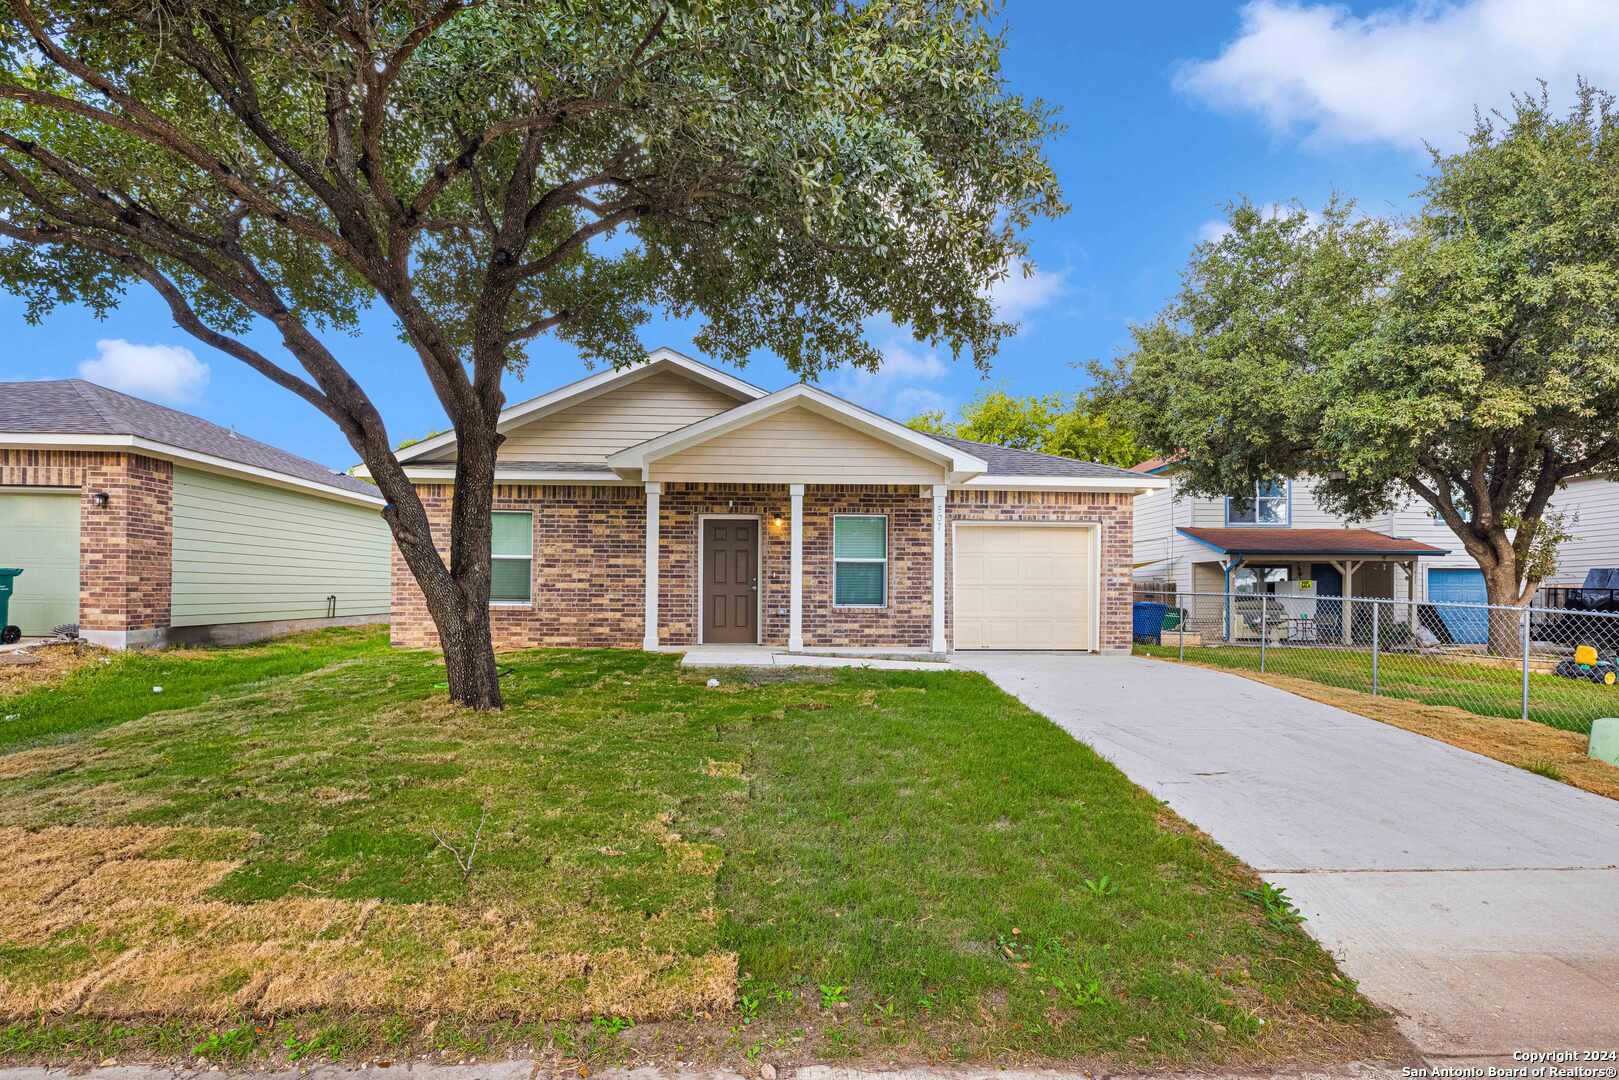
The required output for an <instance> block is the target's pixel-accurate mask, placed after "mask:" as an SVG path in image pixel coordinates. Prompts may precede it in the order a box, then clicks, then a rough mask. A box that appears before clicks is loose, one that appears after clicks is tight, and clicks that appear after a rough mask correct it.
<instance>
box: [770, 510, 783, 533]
mask: <svg viewBox="0 0 1619 1080" xmlns="http://www.w3.org/2000/svg"><path fill="white" fill-rule="evenodd" d="M771 524H772V525H774V526H775V527H776V528H778V529H779V528H781V515H780V514H777V515H776V520H775V521H772V522H771Z"/></svg>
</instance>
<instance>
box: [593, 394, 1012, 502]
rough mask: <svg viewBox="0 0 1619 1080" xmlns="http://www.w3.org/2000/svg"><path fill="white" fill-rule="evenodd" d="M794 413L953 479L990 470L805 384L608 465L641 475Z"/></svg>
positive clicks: (628, 451)
mask: <svg viewBox="0 0 1619 1080" xmlns="http://www.w3.org/2000/svg"><path fill="white" fill-rule="evenodd" d="M791 408H806V409H809V410H810V411H811V412H815V413H819V414H820V415H822V416H825V417H826V418H828V419H830V420H834V421H836V422H838V423H840V424H843V425H845V426H847V427H850V428H853V429H855V430H856V431H860V432H863V433H865V434H867V435H870V436H871V437H873V438H875V439H880V440H881V441H883V442H886V443H888V444H890V445H892V446H897V447H899V448H900V449H902V450H905V451H907V452H909V453H912V454H915V455H916V456H917V457H920V458H925V459H927V460H929V461H935V462H938V463H939V464H941V465H943V466H944V467H945V468H946V469H947V470H948V471H949V472H950V474H951V479H953V480H955V479H966V478H967V477H969V476H976V475H978V474H979V473H982V472H983V471H984V470H986V469H988V468H989V465H988V463H986V462H985V461H984V460H983V459H981V458H977V457H974V456H973V455H972V454H969V453H966V452H965V451H961V450H956V449H954V448H953V447H950V446H947V445H945V444H944V443H941V442H938V441H937V440H934V439H930V438H928V437H927V436H926V435H923V434H921V433H920V432H916V431H912V430H911V429H910V428H908V427H906V426H905V425H904V424H898V423H895V422H894V421H892V420H890V419H888V418H887V417H886V416H879V415H877V414H876V413H874V412H869V411H867V410H866V409H862V408H860V407H859V406H858V405H853V404H850V403H849V402H847V401H844V400H843V399H841V398H838V397H834V396H833V395H831V394H828V393H827V392H826V391H824V390H821V389H819V388H818V387H814V386H809V385H807V384H805V383H798V384H796V385H794V386H789V387H787V388H786V389H785V390H778V391H776V392H775V393H774V394H767V395H766V396H764V397H761V398H756V399H755V400H753V401H749V402H746V403H744V404H742V405H738V406H737V407H736V408H734V409H730V410H728V411H726V412H722V413H719V414H717V415H715V416H710V417H708V418H707V419H706V420H699V421H697V422H696V423H694V424H687V425H686V426H685V427H683V428H678V429H676V430H674V431H671V432H669V433H668V434H667V435H659V436H658V437H657V438H653V439H648V440H647V441H645V442H642V443H637V444H635V445H634V446H630V447H626V448H625V449H623V450H620V451H619V452H618V453H616V454H612V455H610V456H609V457H608V459H607V464H608V466H609V467H611V468H612V469H614V470H616V471H618V472H620V473H621V474H638V473H640V472H642V471H643V470H645V469H646V467H647V465H649V464H651V463H652V462H654V461H657V460H658V459H659V458H663V457H668V456H669V455H670V454H675V453H679V452H680V451H681V450H685V449H688V448H690V447H693V446H697V445H699V444H701V443H704V442H707V441H708V440H710V439H714V438H718V437H719V436H721V435H725V434H727V433H729V432H732V431H736V430H738V429H740V428H744V427H747V426H748V425H749V424H752V423H755V422H757V421H759V420H763V419H765V418H767V417H770V416H774V415H775V414H777V413H780V412H785V411H786V410H788V409H791Z"/></svg>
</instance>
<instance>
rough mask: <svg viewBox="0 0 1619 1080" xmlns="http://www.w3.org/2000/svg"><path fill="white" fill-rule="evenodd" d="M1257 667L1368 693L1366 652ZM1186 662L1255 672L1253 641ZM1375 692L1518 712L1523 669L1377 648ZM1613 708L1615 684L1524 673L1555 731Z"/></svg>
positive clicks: (1535, 711) (1269, 657)
mask: <svg viewBox="0 0 1619 1080" xmlns="http://www.w3.org/2000/svg"><path fill="white" fill-rule="evenodd" d="M1164 642H1165V643H1164V644H1161V645H1137V646H1136V647H1135V651H1136V653H1137V655H1140V656H1155V657H1158V658H1159V659H1164V660H1174V659H1176V658H1177V657H1179V655H1180V650H1179V649H1178V648H1177V647H1176V645H1175V641H1174V633H1173V631H1166V632H1165V634H1164ZM1264 660H1265V670H1266V671H1267V672H1270V673H1272V674H1276V675H1282V676H1286V677H1289V678H1294V679H1307V680H1309V681H1311V682H1317V683H1321V684H1322V685H1323V686H1335V687H1339V688H1341V689H1345V690H1356V691H1360V692H1362V693H1366V694H1370V693H1371V691H1372V656H1371V653H1370V652H1365V651H1359V650H1350V649H1333V648H1323V647H1316V646H1310V647H1300V646H1283V645H1278V646H1273V647H1271V648H1269V649H1267V650H1266V656H1265V658H1264ZM1186 661H1187V662H1188V663H1195V664H1206V665H1208V666H1209V667H1220V668H1230V669H1232V670H1236V671H1253V672H1257V671H1259V668H1260V656H1259V648H1258V647H1257V646H1247V645H1225V646H1217V647H1212V648H1211V647H1188V648H1187V649H1186ZM1377 675H1378V678H1377V683H1378V693H1379V694H1380V695H1383V696H1386V697H1395V698H1405V699H1407V700H1409V701H1420V702H1422V703H1423V704H1426V705H1448V706H1451V707H1453V708H1458V709H1465V710H1466V711H1468V712H1472V713H1477V714H1478V715H1480V716H1499V717H1505V718H1508V719H1512V718H1521V714H1522V711H1523V674H1522V672H1521V670H1520V669H1519V668H1518V667H1517V666H1516V665H1509V666H1504V667H1496V666H1494V665H1492V664H1490V663H1487V662H1474V661H1469V660H1465V659H1459V658H1455V659H1447V658H1445V657H1441V656H1429V655H1416V654H1412V653H1394V652H1390V653H1384V654H1383V655H1382V656H1381V657H1379V659H1378V671H1377ZM1615 709H1619V688H1614V687H1607V686H1599V685H1597V684H1595V683H1591V682H1587V681H1585V680H1583V679H1564V678H1560V677H1558V676H1556V675H1550V674H1546V673H1544V672H1538V671H1531V672H1530V674H1529V719H1530V720H1533V721H1535V722H1536V723H1540V724H1545V725H1546V726H1547V727H1553V728H1557V729H1558V730H1561V731H1574V732H1579V733H1581V734H1585V735H1589V734H1590V733H1591V723H1592V721H1594V720H1596V719H1597V718H1598V717H1602V716H1612V715H1614V711H1615Z"/></svg>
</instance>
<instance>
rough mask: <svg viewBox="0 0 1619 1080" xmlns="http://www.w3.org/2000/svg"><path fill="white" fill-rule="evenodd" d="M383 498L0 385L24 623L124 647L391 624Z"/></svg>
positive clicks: (103, 410) (207, 434)
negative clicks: (67, 628) (70, 629)
mask: <svg viewBox="0 0 1619 1080" xmlns="http://www.w3.org/2000/svg"><path fill="white" fill-rule="evenodd" d="M381 507H382V499H381V498H379V497H378V496H377V494H376V489H375V488H374V487H372V486H371V485H370V484H368V483H365V482H364V481H360V480H356V479H354V478H353V477H351V476H345V475H343V474H341V473H334V472H332V471H331V470H330V469H327V468H325V467H324V466H322V465H318V464H316V463H315V462H313V461H308V460H306V459H304V458H301V457H296V456H294V455H292V454H289V453H287V452H286V451H284V450H278V449H276V448H275V447H273V446H268V445H266V444H264V443H261V442H258V441H256V440H253V439H249V438H246V437H244V436H241V435H238V434H237V433H236V432H234V431H229V430H227V429H225V428H222V427H220V426H219V425H217V424H211V423H209V422H208V421H206V420H203V419H201V418H200V417H196V416H191V415H189V414H187V413H183V412H178V411H176V410H174V409H169V408H165V407H164V406H162V405H157V404H154V403H153V402H150V401H143V400H141V399H140V398H135V397H130V396H129V395H127V394H120V393H118V392H116V391H113V390H108V389H107V388H105V387H102V386H97V385H95V384H94V383H89V382H84V381H82V380H79V379H67V380H58V381H42V382H20V383H0V566H6V567H21V568H22V570H23V573H22V576H21V577H19V578H18V579H17V582H16V592H15V594H14V595H13V596H12V599H11V611H10V623H11V625H14V626H17V627H18V628H19V629H20V630H21V632H22V633H23V634H24V635H25V636H35V635H46V634H49V633H50V632H51V631H52V630H53V629H54V628H55V627H56V626H58V625H62V624H77V625H78V627H79V631H80V633H81V634H82V635H83V636H84V637H86V638H88V639H89V640H91V641H95V642H97V643H99V644H102V645H106V646H109V647H112V648H126V647H130V646H144V645H159V644H163V643H165V642H229V641H244V640H250V639H252V638H257V637H264V636H267V635H269V634H273V633H279V632H282V631H286V630H296V629H305V628H311V627H317V626H327V625H337V624H347V623H362V622H383V621H386V620H387V618H388V551H389V547H390V543H391V542H390V540H389V537H388V527H387V525H386V524H385V523H384V522H383V520H382V516H381V513H380V510H381Z"/></svg>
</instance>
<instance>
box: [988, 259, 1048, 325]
mask: <svg viewBox="0 0 1619 1080" xmlns="http://www.w3.org/2000/svg"><path fill="white" fill-rule="evenodd" d="M1067 279H1068V275H1067V273H1066V272H1065V271H1060V270H1059V271H1051V272H1048V271H1045V270H1039V269H1036V270H1035V272H1034V273H1033V274H1031V275H1028V276H1024V273H1023V268H1022V267H1019V266H1014V267H1012V268H1011V269H1010V270H1008V271H1007V274H1006V277H1005V278H1004V279H1003V280H1001V281H997V282H996V283H995V284H993V285H991V286H990V287H989V289H988V290H987V292H988V295H989V298H990V300H991V301H992V302H993V303H994V305H995V312H996V314H998V315H999V316H1000V317H1001V318H1002V319H1006V320H1008V321H1011V322H1021V321H1022V320H1023V319H1024V318H1025V317H1026V316H1028V315H1031V314H1033V313H1034V312H1036V311H1039V310H1040V309H1042V308H1044V307H1047V306H1049V305H1050V304H1051V303H1052V302H1053V301H1054V300H1056V299H1057V298H1058V297H1060V296H1062V295H1063V294H1064V293H1065V292H1067V291H1068V280H1067Z"/></svg>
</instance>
